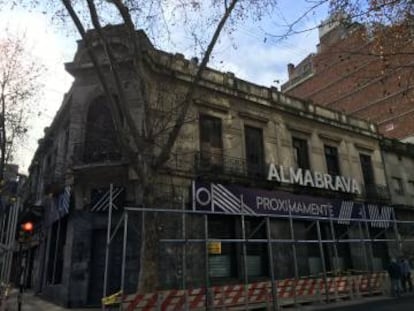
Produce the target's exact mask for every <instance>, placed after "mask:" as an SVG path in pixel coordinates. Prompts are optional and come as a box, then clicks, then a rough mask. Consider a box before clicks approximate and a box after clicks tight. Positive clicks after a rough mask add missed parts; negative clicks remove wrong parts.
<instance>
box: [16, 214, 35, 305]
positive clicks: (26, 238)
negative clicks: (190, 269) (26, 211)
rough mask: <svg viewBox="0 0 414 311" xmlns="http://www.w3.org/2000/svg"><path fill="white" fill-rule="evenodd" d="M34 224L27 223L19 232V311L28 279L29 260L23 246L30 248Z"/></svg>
mask: <svg viewBox="0 0 414 311" xmlns="http://www.w3.org/2000/svg"><path fill="white" fill-rule="evenodd" d="M33 228H34V226H33V223H32V222H31V221H28V222H25V223H23V224H22V225H21V227H20V232H19V293H18V295H17V311H21V310H22V302H23V293H24V283H25V282H24V281H25V277H26V267H27V258H26V255H25V254H24V253H23V245H24V244H27V245H29V246H30V242H31V240H32V235H33Z"/></svg>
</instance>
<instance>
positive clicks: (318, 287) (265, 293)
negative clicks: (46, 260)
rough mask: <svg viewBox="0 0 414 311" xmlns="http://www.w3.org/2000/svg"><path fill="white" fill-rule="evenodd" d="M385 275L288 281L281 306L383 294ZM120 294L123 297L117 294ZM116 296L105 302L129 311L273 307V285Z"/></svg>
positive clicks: (279, 288)
mask: <svg viewBox="0 0 414 311" xmlns="http://www.w3.org/2000/svg"><path fill="white" fill-rule="evenodd" d="M385 280H386V274H385V273H384V272H379V273H372V274H366V275H355V276H338V277H328V278H326V279H324V278H301V279H299V280H295V279H285V280H279V281H277V282H275V290H276V292H277V303H278V304H279V306H286V305H292V304H303V303H311V302H315V301H326V300H336V299H351V298H353V297H358V296H364V295H371V294H380V293H382V292H383V290H384V282H385ZM117 294H119V293H117ZM110 297H114V295H112V296H109V297H106V298H105V299H107V300H105V299H103V302H104V301H106V302H109V304H111V302H112V303H114V304H115V303H122V305H123V310H127V311H176V310H177V311H178V310H192V311H198V310H206V307H210V308H212V309H214V310H233V309H234V310H236V309H240V308H241V307H242V308H243V309H244V308H246V307H247V309H249V308H267V307H269V306H270V305H271V304H272V303H273V296H272V284H271V282H256V283H251V284H247V285H243V284H236V285H222V286H213V287H211V288H208V289H207V290H206V289H205V288H197V289H188V290H165V291H158V292H155V293H148V294H134V295H118V296H116V298H115V299H112V300H111V299H110Z"/></svg>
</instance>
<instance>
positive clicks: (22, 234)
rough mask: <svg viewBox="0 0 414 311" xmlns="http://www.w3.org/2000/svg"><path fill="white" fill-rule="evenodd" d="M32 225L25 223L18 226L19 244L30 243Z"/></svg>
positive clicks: (29, 222)
mask: <svg viewBox="0 0 414 311" xmlns="http://www.w3.org/2000/svg"><path fill="white" fill-rule="evenodd" d="M33 230H34V224H33V222H31V221H26V222H24V223H22V224H21V225H20V231H19V242H20V243H30V242H31V241H32V236H33Z"/></svg>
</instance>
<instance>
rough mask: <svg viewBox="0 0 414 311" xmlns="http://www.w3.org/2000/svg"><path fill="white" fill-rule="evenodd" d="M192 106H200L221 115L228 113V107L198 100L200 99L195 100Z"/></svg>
mask: <svg viewBox="0 0 414 311" xmlns="http://www.w3.org/2000/svg"><path fill="white" fill-rule="evenodd" d="M194 104H196V105H197V106H201V107H204V108H208V109H212V110H215V111H218V112H221V113H228V112H229V110H230V106H223V105H220V104H214V103H211V102H207V101H204V100H200V99H196V100H194Z"/></svg>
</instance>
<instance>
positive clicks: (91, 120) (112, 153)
mask: <svg viewBox="0 0 414 311" xmlns="http://www.w3.org/2000/svg"><path fill="white" fill-rule="evenodd" d="M120 157H121V153H120V149H119V145H118V143H117V139H116V132H115V127H114V123H113V120H112V115H111V111H110V109H109V107H108V104H107V103H106V101H105V99H103V98H98V99H97V100H95V101H94V102H93V103H92V104H91V105H90V106H89V109H88V115H87V119H86V133H85V146H84V161H85V162H87V163H88V162H101V161H111V160H119V159H120Z"/></svg>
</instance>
